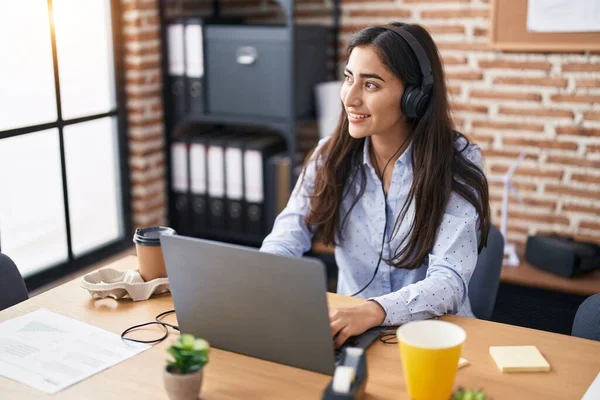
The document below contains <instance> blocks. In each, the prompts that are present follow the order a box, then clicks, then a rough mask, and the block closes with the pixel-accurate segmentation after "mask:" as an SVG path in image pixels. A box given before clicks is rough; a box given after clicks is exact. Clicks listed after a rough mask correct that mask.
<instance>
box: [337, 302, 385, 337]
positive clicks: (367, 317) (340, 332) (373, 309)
mask: <svg viewBox="0 0 600 400" xmlns="http://www.w3.org/2000/svg"><path fill="white" fill-rule="evenodd" d="M384 320H385V311H384V309H383V308H382V307H381V306H380V305H379V303H377V302H376V301H367V302H366V303H364V304H361V305H360V306H356V307H348V308H334V309H332V310H330V311H329V322H330V326H331V335H332V336H333V337H335V336H336V335H337V337H336V339H335V342H334V346H335V348H336V349H337V348H338V347H340V346H341V345H342V344H344V342H345V341H346V340H347V339H348V338H349V337H350V336H356V335H360V334H361V333H363V332H364V331H366V330H367V329H370V328H373V327H374V326H379V325H381V324H382V323H383V321H384Z"/></svg>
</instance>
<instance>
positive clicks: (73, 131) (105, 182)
mask: <svg viewBox="0 0 600 400" xmlns="http://www.w3.org/2000/svg"><path fill="white" fill-rule="evenodd" d="M64 132H65V157H66V164H67V188H68V192H69V216H70V219H71V243H72V247H73V254H74V255H75V256H77V255H80V254H82V253H85V252H87V251H89V250H90V249H93V248H95V247H98V246H101V245H103V244H106V243H108V242H111V241H114V240H116V239H119V238H120V237H122V235H121V232H122V228H121V226H120V221H121V220H122V216H121V204H120V203H121V202H120V199H121V191H120V189H119V188H120V180H119V177H118V173H117V171H119V159H118V151H117V141H116V137H117V125H116V120H115V119H114V118H102V119H99V120H94V121H89V122H84V123H81V124H77V125H71V126H67V127H65V131H64Z"/></svg>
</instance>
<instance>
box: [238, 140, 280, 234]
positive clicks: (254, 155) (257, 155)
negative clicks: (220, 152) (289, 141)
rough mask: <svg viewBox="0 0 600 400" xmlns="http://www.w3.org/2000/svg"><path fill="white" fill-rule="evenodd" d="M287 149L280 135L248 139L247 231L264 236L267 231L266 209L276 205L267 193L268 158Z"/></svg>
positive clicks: (245, 184)
mask: <svg viewBox="0 0 600 400" xmlns="http://www.w3.org/2000/svg"><path fill="white" fill-rule="evenodd" d="M284 150H285V142H284V141H283V140H282V139H281V138H280V137H278V136H264V137H260V138H257V139H251V140H248V142H247V143H246V147H245V150H244V200H245V202H246V220H245V225H246V226H245V228H246V229H245V232H247V233H248V234H252V235H259V236H263V235H266V234H267V233H268V232H267V222H266V215H265V210H270V209H273V208H274V207H275V205H274V204H273V203H272V201H273V199H270V198H269V197H267V196H266V195H265V193H266V192H265V189H266V185H267V182H268V177H267V160H268V158H269V157H270V156H272V155H274V154H276V153H279V152H281V151H284Z"/></svg>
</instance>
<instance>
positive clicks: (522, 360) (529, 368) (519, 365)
mask: <svg viewBox="0 0 600 400" xmlns="http://www.w3.org/2000/svg"><path fill="white" fill-rule="evenodd" d="M490 354H491V356H492V358H493V359H494V361H495V362H496V365H497V366H498V368H499V369H500V371H502V372H547V371H550V364H548V361H546V359H545V358H544V356H542V353H540V351H539V350H538V349H537V347H535V346H490Z"/></svg>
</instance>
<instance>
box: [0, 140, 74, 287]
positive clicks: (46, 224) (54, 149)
mask: <svg viewBox="0 0 600 400" xmlns="http://www.w3.org/2000/svg"><path fill="white" fill-rule="evenodd" d="M0 187H1V188H2V195H0V241H1V242H0V243H1V245H2V252H3V253H6V254H7V255H8V256H9V257H11V258H12V259H13V260H14V262H15V263H16V264H17V266H18V267H19V270H20V271H21V274H23V275H24V276H28V275H30V274H31V273H33V272H36V271H39V270H41V269H44V268H46V267H49V266H51V265H53V264H57V263H59V262H65V261H66V260H67V258H68V250H67V233H66V227H65V213H64V202H63V193H62V177H61V169H60V149H59V143H58V131H57V130H56V129H51V130H47V131H41V132H36V133H30V134H27V135H22V136H15V137H12V138H9V139H3V140H0Z"/></svg>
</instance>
